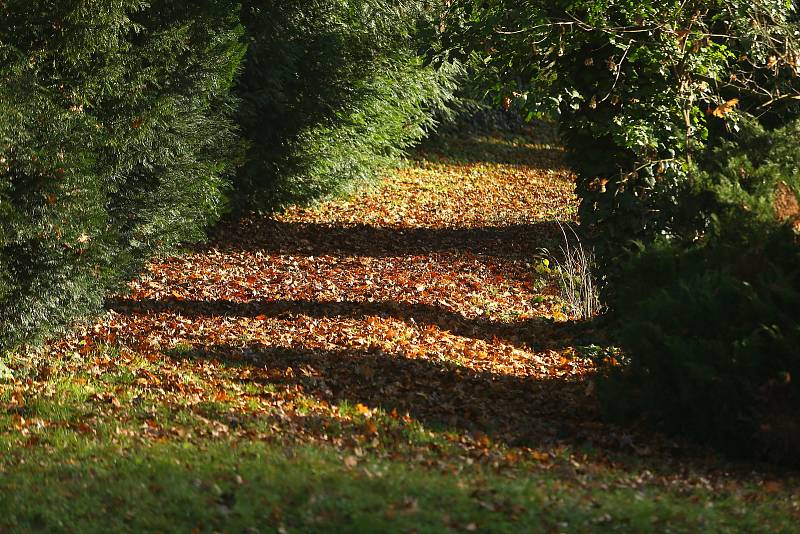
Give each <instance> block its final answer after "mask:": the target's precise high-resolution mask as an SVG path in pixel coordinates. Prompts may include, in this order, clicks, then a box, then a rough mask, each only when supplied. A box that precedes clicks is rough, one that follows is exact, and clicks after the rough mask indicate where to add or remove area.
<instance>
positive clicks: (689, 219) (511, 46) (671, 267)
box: [441, 0, 800, 461]
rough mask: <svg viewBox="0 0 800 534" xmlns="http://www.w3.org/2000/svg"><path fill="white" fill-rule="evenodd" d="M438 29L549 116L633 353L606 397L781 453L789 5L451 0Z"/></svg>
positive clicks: (792, 435)
mask: <svg viewBox="0 0 800 534" xmlns="http://www.w3.org/2000/svg"><path fill="white" fill-rule="evenodd" d="M447 27H448V30H447V32H446V34H447V36H446V39H445V41H444V42H445V46H444V48H443V50H442V52H441V53H443V54H444V55H445V56H446V57H450V56H455V57H458V58H461V59H463V58H464V57H469V56H470V55H478V56H480V57H481V58H482V59H483V62H484V64H485V66H486V68H485V69H484V70H483V71H482V74H483V77H484V84H485V87H486V88H487V90H489V91H490V92H492V93H493V94H494V95H495V98H496V100H497V101H501V100H503V101H506V102H512V105H513V106H514V107H516V108H518V109H520V110H522V111H523V112H528V115H529V116H530V117H533V116H537V115H551V116H554V117H557V118H558V121H559V126H560V130H561V136H562V139H563V141H564V143H565V145H566V148H567V149H568V153H569V156H570V163H571V165H572V167H573V168H574V169H575V171H576V175H577V177H576V190H577V193H578V196H579V197H580V201H581V205H580V211H579V215H580V221H581V225H582V228H583V230H584V232H585V233H586V234H587V235H588V236H590V237H591V242H592V244H593V245H594V247H595V252H596V254H597V257H598V260H599V262H598V265H599V268H598V270H597V272H596V275H597V276H598V277H599V278H600V280H601V282H602V283H603V288H604V293H603V296H604V299H605V303H606V304H607V305H609V307H610V309H611V310H612V313H613V318H614V319H616V323H615V326H616V327H617V328H618V330H619V335H620V342H621V344H622V346H623V349H624V351H625V353H626V354H627V357H628V360H627V362H628V363H627V365H626V366H625V367H624V368H623V369H622V370H620V371H617V372H615V373H614V377H615V379H616V380H613V381H612V382H610V383H608V384H607V386H608V390H607V391H608V394H607V395H606V396H605V399H606V402H607V405H608V406H609V408H610V412H612V413H616V414H627V415H636V416H640V417H644V418H646V419H647V420H649V421H651V422H653V423H655V424H657V425H659V426H661V427H662V428H669V429H671V430H673V431H680V432H689V433H690V434H692V435H693V436H695V437H697V438H700V439H702V440H704V441H706V442H711V443H714V444H716V445H719V446H722V447H723V448H726V449H728V450H733V451H735V452H739V453H746V452H747V453H756V454H760V455H768V456H770V457H771V458H772V459H774V460H776V461H785V460H790V458H789V456H790V455H789V451H791V450H796V449H797V446H798V445H800V432H799V431H798V423H797V422H796V421H797V417H796V413H797V409H798V408H800V404H798V395H797V393H798V392H797V386H796V385H795V380H796V374H797V371H798V369H797V367H798V354H800V350H798V343H800V336H799V334H798V330H799V329H800V319H798V316H797V313H796V310H797V309H798V305H800V300H798V291H800V285H798V284H799V283H800V279H798V276H799V275H798V265H800V262H799V261H798V260H800V255H799V254H800V253H798V243H797V238H796V236H795V233H794V229H793V228H792V227H793V226H795V225H796V224H797V220H796V218H795V217H796V215H794V214H792V212H793V210H798V211H800V209H798V208H797V206H798V197H797V194H798V192H800V188H798V185H800V184H798V182H797V173H798V168H800V160H798V151H797V149H796V143H795V144H794V145H793V142H792V139H796V136H797V133H798V130H797V124H796V123H795V122H793V121H795V120H796V117H797V116H798V112H800V106H798V101H800V78H798V74H799V73H800V60H799V59H798V58H800V42H799V41H798V35H800V32H799V31H798V30H799V29H800V27H799V26H798V11H797V7H796V3H793V2H783V1H779V0H748V1H745V0H713V1H710V2H708V1H700V0H689V1H685V0H669V1H665V2H631V1H628V0H579V1H575V0H563V1H561V0H556V1H552V0H551V1H544V0H522V1H519V2H512V1H510V0H489V1H486V0H456V1H455V2H453V8H452V10H451V13H450V16H449V17H448V19H447ZM776 203H777V205H779V206H782V207H781V208H780V209H777V211H776ZM780 212H783V214H782V215H781V214H780ZM637 251H638V252H637ZM792 461H796V460H792Z"/></svg>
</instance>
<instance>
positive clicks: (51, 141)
mask: <svg viewBox="0 0 800 534" xmlns="http://www.w3.org/2000/svg"><path fill="white" fill-rule="evenodd" d="M236 15H237V13H236V8H235V6H233V5H232V4H229V3H228V2H226V1H223V0H219V1H217V0H206V1H200V2H176V1H167V0H153V1H152V2H144V1H141V0H122V1H115V2H111V1H107V0H95V1H92V2H79V1H77V0H71V1H64V2H57V3H52V2H44V1H41V0H26V1H24V2H23V1H19V0H8V1H5V2H3V3H2V4H0V78H1V79H2V80H3V83H2V84H0V351H2V350H8V349H10V348H13V347H15V346H17V345H18V344H19V343H21V342H26V341H32V340H35V339H38V338H40V337H41V336H43V335H46V334H49V333H51V332H52V331H54V330H55V329H57V328H59V327H61V326H64V325H65V324H68V323H69V322H70V321H73V320H75V319H76V318H78V317H81V316H83V315H85V314H87V313H91V312H94V311H96V310H98V309H99V307H100V306H101V304H102V300H103V296H104V294H105V292H106V291H107V290H108V289H109V288H110V287H113V286H114V285H115V284H117V283H119V282H120V281H121V280H122V279H124V277H126V276H128V275H129V274H130V273H132V272H134V271H136V270H137V269H139V268H140V267H141V266H142V264H143V262H144V261H146V260H147V259H148V258H149V257H150V256H151V255H153V254H158V253H163V252H166V251H168V250H170V248H171V247H172V246H174V245H175V243H177V242H179V241H183V240H190V239H196V238H198V237H200V236H201V235H202V229H203V227H204V225H205V224H207V223H208V222H210V221H212V220H214V219H215V218H216V217H217V216H218V215H219V212H220V210H221V208H222V195H221V192H220V190H221V188H222V187H223V184H224V182H223V178H222V177H223V174H224V173H225V172H227V170H228V169H229V168H230V164H231V156H232V154H233V153H234V152H233V146H234V145H233V143H234V129H233V125H232V123H231V121H230V120H229V118H228V115H229V114H230V112H231V107H232V104H233V101H232V100H231V98H230V96H229V86H230V85H231V83H232V80H233V76H234V74H235V72H236V68H237V65H238V63H239V61H240V59H241V56H242V54H243V48H242V45H241V44H240V43H239V38H240V33H241V32H240V30H239V29H238V26H237V22H236Z"/></svg>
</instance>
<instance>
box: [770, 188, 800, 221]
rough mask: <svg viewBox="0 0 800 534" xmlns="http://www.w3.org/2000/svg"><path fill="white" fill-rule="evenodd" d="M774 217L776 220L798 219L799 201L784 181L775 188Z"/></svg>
mask: <svg viewBox="0 0 800 534" xmlns="http://www.w3.org/2000/svg"><path fill="white" fill-rule="evenodd" d="M773 206H774V208H775V218H776V219H777V220H778V221H781V222H785V221H796V220H798V219H800V202H798V200H797V195H796V194H795V192H794V190H793V189H792V188H791V187H789V184H787V183H786V182H784V181H781V182H779V183H778V185H777V187H776V188H775V201H774V204H773Z"/></svg>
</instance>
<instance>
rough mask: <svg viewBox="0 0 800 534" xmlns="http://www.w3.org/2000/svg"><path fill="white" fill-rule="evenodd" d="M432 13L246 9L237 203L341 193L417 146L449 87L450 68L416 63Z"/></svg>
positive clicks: (337, 4)
mask: <svg viewBox="0 0 800 534" xmlns="http://www.w3.org/2000/svg"><path fill="white" fill-rule="evenodd" d="M433 16H434V13H433V12H431V11H429V10H428V9H426V8H425V7H424V2H421V1H411V2H400V3H397V2H389V1H385V0H353V1H345V0H302V1H289V0H277V1H274V2H261V1H255V0H252V1H248V2H245V6H244V9H243V22H244V23H245V25H246V26H247V28H248V33H249V41H248V44H249V53H248V58H247V66H246V70H245V73H244V75H243V76H242V79H241V81H240V87H239V94H240V96H241V97H242V99H243V104H242V112H241V124H242V127H243V131H244V133H245V135H246V137H247V138H248V140H249V141H250V143H251V148H250V150H249V153H248V158H247V163H246V164H245V166H244V167H243V168H242V169H241V171H240V173H239V177H238V181H237V190H238V195H239V201H240V203H241V204H242V206H243V207H250V208H269V207H275V206H279V205H282V204H286V203H289V202H300V203H304V202H309V201H311V200H314V199H317V198H320V197H322V196H325V195H329V194H334V193H338V192H342V191H344V190H347V189H348V188H349V187H350V186H352V185H353V184H354V183H357V182H362V181H364V180H368V179H370V178H372V177H373V176H374V175H375V173H376V172H377V171H378V169H380V168H382V167H384V166H385V165H386V164H387V163H389V162H391V161H393V160H394V159H395V158H396V157H397V156H398V155H400V154H402V152H403V149H405V148H407V147H408V146H409V145H411V144H412V143H414V142H416V141H418V140H419V139H420V138H421V137H422V136H423V135H424V133H425V131H426V130H427V129H429V128H430V127H432V126H433V124H434V121H433V118H432V117H433V113H432V109H434V108H437V107H441V106H443V105H444V102H445V101H446V100H447V99H448V98H449V97H450V95H451V92H452V89H453V87H452V81H451V77H450V73H451V72H452V71H453V69H454V68H455V67H453V66H452V65H449V64H444V65H442V66H440V67H438V68H437V67H434V66H432V65H426V64H424V62H423V59H422V56H421V52H422V51H423V49H424V47H425V46H426V44H425V42H424V41H425V39H428V38H430V35H431V24H432V23H433V20H432V19H433ZM423 35H424V36H425V38H423Z"/></svg>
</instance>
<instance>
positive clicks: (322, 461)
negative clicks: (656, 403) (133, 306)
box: [0, 349, 798, 532]
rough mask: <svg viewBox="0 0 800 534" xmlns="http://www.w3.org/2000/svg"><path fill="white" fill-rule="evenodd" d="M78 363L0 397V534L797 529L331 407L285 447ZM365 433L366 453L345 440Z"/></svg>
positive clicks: (672, 490) (207, 405)
mask: <svg viewBox="0 0 800 534" xmlns="http://www.w3.org/2000/svg"><path fill="white" fill-rule="evenodd" d="M101 350H105V349H101ZM102 359H103V357H102V356H100V360H102ZM88 363H89V365H86V366H78V367H75V365H76V364H75V362H74V361H70V362H67V363H65V364H59V363H58V362H52V363H51V365H50V367H49V371H48V375H49V376H48V377H47V378H46V379H44V380H37V381H34V382H31V381H29V380H27V379H26V380H22V379H19V378H18V380H17V382H16V383H8V382H7V383H5V384H0V407H2V408H0V496H2V497H0V532H342V531H347V532H442V531H454V532H460V531H479V532H520V531H524V532H567V531H569V532H656V531H658V532H698V531H708V532H753V531H761V532H766V531H769V532H792V531H796V524H797V523H796V521H797V506H798V501H797V499H796V496H795V497H792V494H791V492H785V493H781V494H780V495H770V494H765V493H764V492H763V491H761V490H760V489H759V488H758V487H755V486H748V484H747V483H742V484H736V485H735V486H732V487H731V488H730V490H726V491H720V490H719V489H715V490H711V489H708V488H704V487H703V485H702V484H694V485H693V484H686V483H680V484H674V485H670V484H669V483H665V482H664V481H660V480H659V478H658V477H650V478H648V477H647V476H643V475H642V473H647V472H646V470H641V471H636V470H633V471H631V470H624V469H619V470H616V469H615V468H614V467H613V466H612V467H600V466H598V465H596V464H591V463H588V462H587V463H586V464H585V465H578V464H576V462H575V458H576V456H575V454H572V453H571V452H570V451H564V453H563V454H562V455H561V456H560V457H554V458H553V459H552V461H548V462H546V464H542V465H536V464H535V463H531V462H525V461H523V462H520V463H519V464H517V465H515V466H512V467H508V466H506V467H503V468H498V467H496V466H494V465H493V463H492V462H491V461H489V460H485V459H481V455H480V454H477V455H475V456H474V458H467V459H465V458H464V457H463V456H458V454H459V452H458V451H457V450H455V449H453V450H450V449H448V447H454V446H453V445H452V443H451V442H453V441H458V440H459V439H461V437H460V436H459V434H458V433H456V432H451V431H448V430H447V429H441V428H425V427H424V426H422V425H420V424H419V423H416V422H415V423H413V424H411V423H409V424H408V425H406V426H404V425H403V424H402V423H399V422H398V421H397V420H396V419H395V418H392V417H391V416H389V415H388V414H385V413H383V412H382V411H380V410H372V411H371V412H370V413H369V414H368V415H364V414H363V413H362V412H363V410H365V408H364V407H359V406H353V405H350V404H346V403H343V404H341V405H340V406H339V408H338V416H339V417H341V418H342V419H341V420H339V419H333V420H329V421H321V422H316V423H313V424H312V423H309V422H303V423H302V425H303V426H302V428H303V429H304V430H305V431H308V432H312V431H313V432H316V434H317V437H316V438H309V439H306V440H303V439H297V436H289V435H287V434H286V433H284V432H282V431H275V430H274V429H272V430H270V428H271V427H270V424H271V423H270V419H269V418H268V417H267V415H262V416H259V415H258V414H257V413H256V414H255V415H253V414H250V415H248V414H246V413H245V411H243V409H242V407H241V406H239V405H236V404H235V403H232V402H227V401H213V400H208V399H206V400H204V401H203V402H199V403H196V404H189V403H188V402H173V401H167V400H166V399H165V398H164V397H163V395H162V394H161V393H160V392H158V391H157V390H155V391H151V390H150V389H147V388H138V387H137V384H136V381H135V379H134V377H135V376H137V373H138V374H141V373H142V372H143V370H148V371H150V372H157V371H158V362H149V361H148V360H146V359H144V358H141V359H140V358H136V357H133V358H129V359H128V360H125V359H120V360H119V361H118V362H117V363H115V365H113V366H111V367H109V369H108V370H107V371H106V372H103V373H99V374H98V373H97V372H96V371H94V370H93V366H92V365H91V362H88ZM228 370H230V369H227V368H222V369H220V380H224V378H225V373H226V372H227V371H228ZM40 372H41V371H40ZM183 378H184V381H185V383H187V384H194V385H195V386H197V385H203V386H204V387H210V386H209V385H208V384H201V383H200V377H198V376H192V375H191V374H188V375H187V376H184V377H183ZM32 384H34V385H32ZM225 384H227V386H231V383H227V382H226V383H225ZM215 387H219V384H217V386H215ZM231 387H232V386H231ZM243 392H244V394H247V393H248V392H249V393H253V394H260V393H261V390H258V389H253V388H252V387H251V388H249V389H248V388H244V389H243ZM111 397H113V398H115V399H116V401H115V402H113V403H112V402H111V401H110V400H109V399H110V398H111ZM314 403H315V401H314V399H313V398H310V397H308V398H306V399H305V400H304V401H303V402H302V403H301V404H303V405H302V406H298V407H297V411H296V415H295V417H298V418H302V417H306V416H307V415H309V414H313V413H315V412H314V408H315V407H314ZM231 414H235V415H237V417H238V418H239V420H238V421H239V422H238V423H237V427H236V428H235V429H234V428H233V427H231V426H230V425H231V423H230V417H231ZM309 420H311V419H309ZM153 421H157V424H156V427H154V428H150V429H148V425H151V424H152V422H153ZM370 422H371V423H372V424H374V425H375V428H377V429H378V436H379V437H380V440H379V439H378V438H375V439H374V440H373V442H372V443H370V441H369V439H368V438H365V437H363V436H360V435H358V432H357V431H356V430H357V429H359V428H362V427H363V425H364V424H369V423H370ZM221 424H223V425H227V426H220V425H221ZM220 428H223V429H224V430H219V429H220ZM214 429H217V433H216V434H215V433H214ZM151 430H152V432H151ZM323 432H325V433H327V434H329V435H330V436H329V438H330V439H328V440H327V441H326V440H325V439H324V438H320V437H319V436H320V435H321V434H322V433H323ZM327 434H326V435H327ZM390 435H393V436H395V435H396V436H399V437H397V443H400V444H401V445H395V446H389V445H388V443H389V442H388V441H386V439H387V438H386V436H390ZM337 436H338V437H337ZM379 441H380V443H379ZM792 499H794V500H792Z"/></svg>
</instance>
